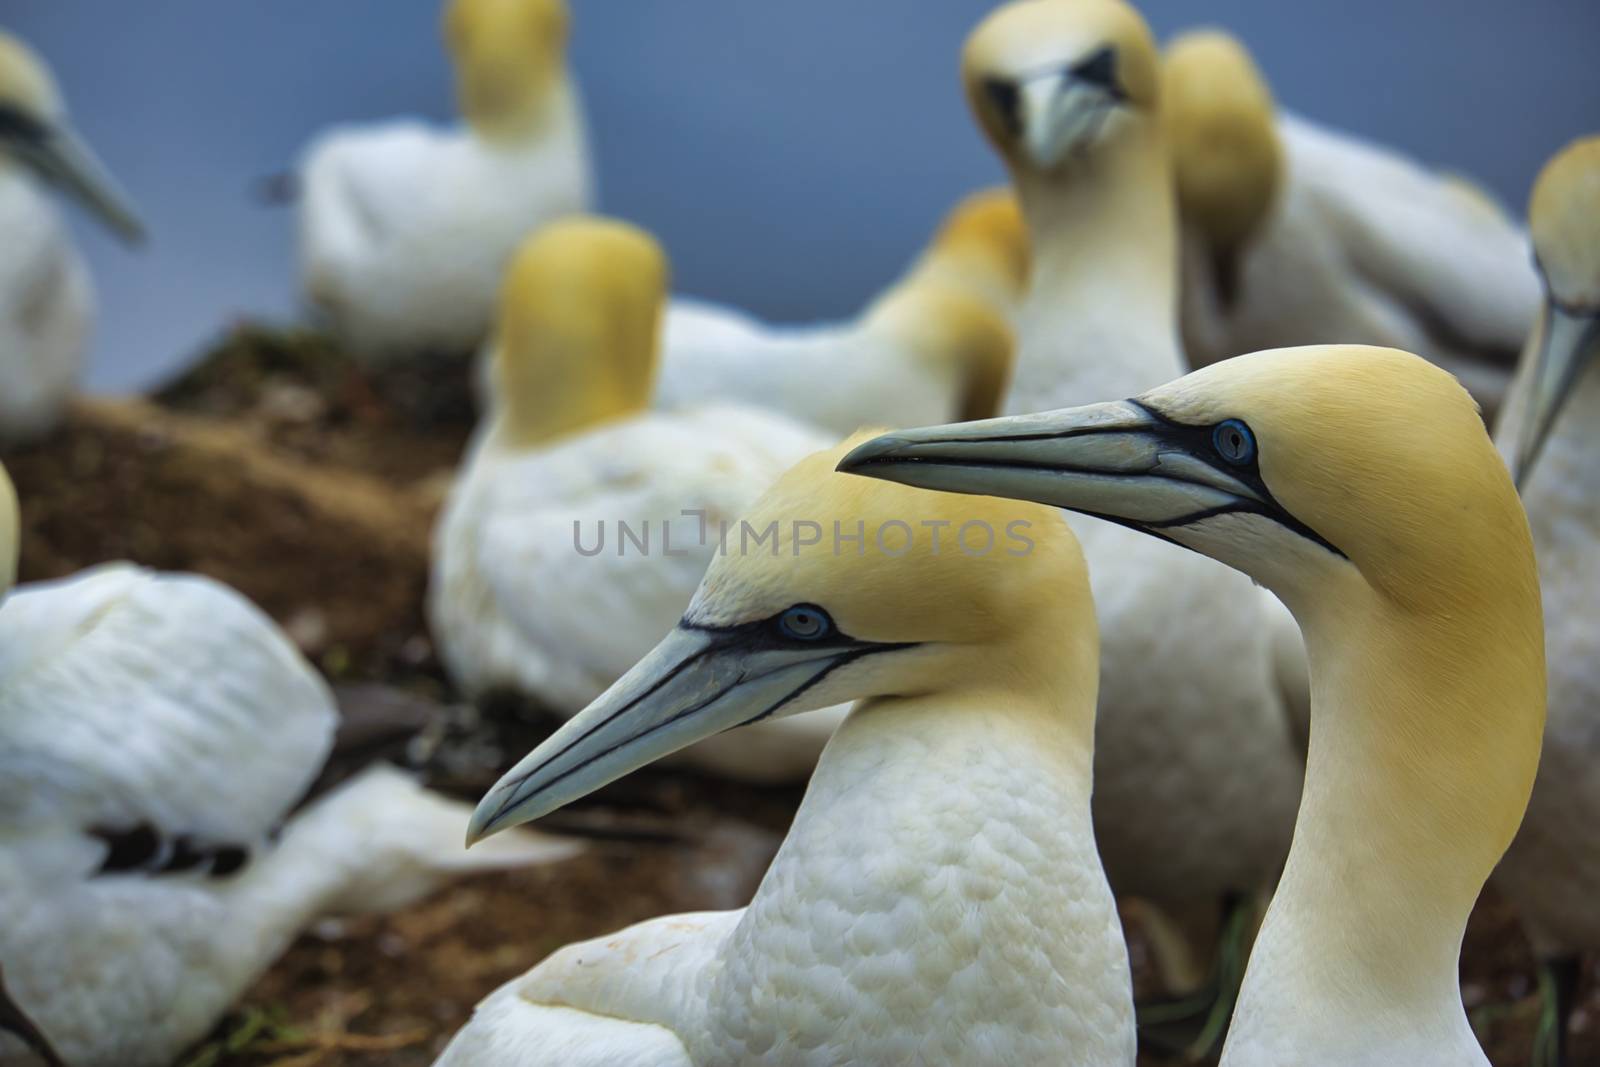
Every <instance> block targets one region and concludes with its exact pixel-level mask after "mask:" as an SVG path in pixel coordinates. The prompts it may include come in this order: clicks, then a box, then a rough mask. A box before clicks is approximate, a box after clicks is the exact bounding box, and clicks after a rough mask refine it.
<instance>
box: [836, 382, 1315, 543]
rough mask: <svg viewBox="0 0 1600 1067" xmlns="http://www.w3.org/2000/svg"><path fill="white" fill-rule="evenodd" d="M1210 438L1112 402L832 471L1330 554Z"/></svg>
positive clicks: (869, 449)
mask: <svg viewBox="0 0 1600 1067" xmlns="http://www.w3.org/2000/svg"><path fill="white" fill-rule="evenodd" d="M1212 434H1213V428H1212V427H1209V426H1205V427H1202V426H1188V425H1184V424H1182V423H1178V422H1175V421H1173V420H1171V419H1168V418H1165V417H1164V416H1162V415H1160V414H1159V413H1158V412H1156V411H1154V410H1152V409H1151V408H1148V407H1146V406H1145V405H1144V404H1142V403H1140V402H1139V401H1136V400H1121V401H1115V402H1113V403H1106V404H1089V405H1087V406H1085V407H1079V408H1067V409H1064V410H1061V411H1047V412H1042V413H1039V414H1036V415H1015V416H1010V417H1008V418H1001V419H986V420H984V421H982V422H967V423H958V424H954V425H949V426H933V427H928V428H926V429H920V430H900V431H896V432H894V433H890V434H885V435H883V436H882V437H877V438H874V439H873V440H871V441H868V442H866V443H865V444H863V445H861V446H859V447H857V448H856V449H855V450H853V451H852V452H850V453H849V454H848V455H846V456H845V457H844V459H843V460H842V461H841V462H840V463H839V470H841V471H844V472H846V473H849V474H859V475H864V476H866V477H869V478H882V479H885V480H887V481H891V482H900V483H902V484H905V485H914V486H919V487H921V488H924V489H938V490H942V491H944V492H951V493H973V494H978V495H983V496H1001V497H1011V498H1014V499H1017V500H1032V501H1035V502H1037V503H1041V504H1051V505H1054V506H1056V507H1061V508H1067V509H1069V510H1072V511H1077V512H1081V513H1083V514H1085V515H1092V516H1095V517H1096V518H1101V519H1107V520H1110V521H1111V522H1116V523H1120V524H1122V525H1124V526H1131V527H1133V528H1135V529H1138V530H1142V531H1144V532H1146V533H1151V534H1154V535H1156V536H1158V537H1162V538H1164V539H1167V540H1173V538H1172V537H1171V535H1170V531H1173V530H1176V529H1178V528H1181V527H1183V526H1187V525H1189V524H1191V523H1196V522H1200V521H1201V520H1204V519H1209V518H1213V517H1215V516H1218V515H1223V514H1229V513H1241V512H1242V513H1253V514H1259V515H1264V516H1266V517H1268V518H1270V519H1272V520H1273V521H1275V522H1278V523H1280V524H1282V525H1284V526H1287V527H1289V528H1290V529H1292V530H1294V531H1295V532H1296V533H1299V534H1302V535H1304V536H1306V537H1309V538H1311V539H1312V540H1314V541H1316V542H1317V543H1319V544H1321V545H1323V546H1324V547H1326V548H1328V549H1330V550H1332V551H1334V552H1336V553H1338V552H1339V550H1338V549H1337V548H1335V547H1334V546H1332V545H1331V544H1329V543H1328V542H1327V541H1325V540H1323V539H1322V538H1321V537H1320V536H1318V535H1317V534H1316V533H1315V532H1314V531H1312V530H1310V529H1309V528H1308V527H1306V526H1305V525H1304V524H1303V523H1301V522H1299V521H1298V520H1297V519H1295V518H1294V517H1293V516H1292V515H1290V514H1289V513H1288V512H1287V511H1286V510H1285V509H1284V508H1283V507H1282V506H1281V505H1279V504H1278V503H1277V501H1275V500H1274V499H1273V497H1272V494H1271V492H1270V491H1269V490H1268V489H1267V487H1266V484H1265V483H1264V482H1263V481H1262V480H1261V478H1260V474H1259V472H1258V471H1256V470H1254V468H1253V466H1252V467H1250V468H1242V467H1234V466H1230V465H1228V464H1226V463H1224V462H1223V461H1222V460H1221V459H1220V458H1219V457H1218V456H1217V455H1216V453H1215V450H1214V448H1213V446H1212ZM1339 554H1340V555H1343V553H1339Z"/></svg>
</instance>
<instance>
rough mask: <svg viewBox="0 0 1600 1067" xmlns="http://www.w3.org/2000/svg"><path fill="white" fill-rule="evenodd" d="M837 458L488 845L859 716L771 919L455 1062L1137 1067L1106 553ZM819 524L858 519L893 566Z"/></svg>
mask: <svg viewBox="0 0 1600 1067" xmlns="http://www.w3.org/2000/svg"><path fill="white" fill-rule="evenodd" d="M842 454H843V449H842V448H835V449H832V450H830V451H828V452H824V453H819V454H817V455H815V456H812V457H809V458H807V459H806V460H804V461H802V462H801V463H800V464H798V465H797V466H796V467H795V468H794V469H793V470H791V471H790V472H788V473H786V474H785V475H784V476H783V477H781V478H780V479H779V480H778V481H777V482H776V483H775V484H774V485H773V487H772V488H771V490H770V491H769V492H768V493H767V494H766V495H765V496H763V497H762V498H761V500H760V501H759V502H757V503H756V504H755V506H754V508H753V509H752V511H751V513H750V515H749V516H748V518H749V520H750V521H751V522H752V523H756V524H759V525H763V526H765V525H767V524H768V523H773V524H776V526H777V528H778V530H779V531H780V533H779V538H778V543H777V545H776V548H775V550H774V551H773V552H772V553H770V554H769V553H768V552H766V551H765V550H761V551H756V552H750V553H744V554H729V555H727V556H720V557H718V558H717V559H716V560H714V561H713V562H712V564H711V567H710V569H709V570H708V571H707V572H706V576H705V580H704V581H703V582H702V583H701V585H700V588H699V590H698V591H697V592H696V593H695V596H694V599H693V601H692V602H691V603H690V604H689V606H688V609H687V611H685V612H684V614H683V618H682V619H681V621H679V622H678V624H677V625H676V626H674V627H672V628H671V629H670V630H669V632H668V634H667V636H666V638H665V639H664V640H662V641H661V643H660V644H658V645H657V646H656V648H655V649H654V651H652V652H650V653H649V655H647V656H646V657H645V658H643V659H642V660H640V662H639V663H638V665H637V666H635V667H634V668H633V669H632V670H631V671H630V672H628V673H627V674H626V675H624V676H623V677H622V678H621V679H620V680H619V681H618V682H617V683H616V684H615V685H614V686H612V687H611V688H610V689H609V690H607V691H606V692H605V694H603V695H602V696H601V697H600V698H599V699H598V700H596V701H595V702H594V703H593V704H591V705H590V706H589V707H588V708H587V709H585V710H584V711H583V713H582V714H580V715H578V716H577V717H575V718H574V719H573V720H572V721H571V722H569V723H567V724H566V725H565V726H563V727H562V728H561V729H560V730H559V731H558V732H557V733H556V734H555V735H553V736H552V737H551V738H550V739H549V740H548V741H546V742H545V743H544V744H543V745H541V746H540V747H539V748H537V749H536V750H534V752H533V753H532V754H530V755H529V756H528V757H527V758H526V759H524V760H523V761H522V762H521V763H519V764H518V765H517V766H516V767H515V768H513V769H512V771H511V772H510V773H508V774H507V775H506V776H505V777H504V778H503V779H501V781H500V782H499V784H497V785H496V786H495V788H494V789H492V790H491V791H490V792H489V794H488V795H487V796H485V797H484V799H483V802H482V803H481V804H480V805H479V808H478V811H477V813H476V815H474V817H473V836H474V837H475V838H481V837H483V836H485V835H487V834H491V833H495V832H497V831H498V830H500V829H502V828H504V827H507V826H512V825H515V824H517V823H520V822H524V821H526V820H528V819H532V818H535V817H537V816H539V815H541V814H543V813H545V812H549V811H552V810H554V809H556V808H558V807H560V806H561V805H562V804H565V803H567V802H568V801H570V800H573V799H575V798H577V797H580V796H582V795H584V794H585V793H587V792H589V791H590V790H593V789H595V788H598V787H599V786H601V785H603V784H604V783H606V782H608V781H611V780H613V779H615V778H617V777H620V776H621V775H623V774H626V773H628V772H629V771H630V770H632V769H634V768H636V767H640V766H642V765H644V764H646V763H649V762H651V761H652V760H654V759H656V758H658V757H660V756H662V755H664V754H666V753H668V752H671V751H674V750H676V749H679V748H682V747H683V746H684V745H687V744H690V743H691V742H693V741H694V740H695V739H696V738H701V737H707V736H710V735H712V734H714V733H716V732H717V731H721V730H726V729H729V728H731V727H735V726H739V725H740V724H744V723H750V722H754V721H757V720H763V719H769V718H773V717H780V716H787V715H796V714H798V713H800V712H803V711H806V710H807V709H811V708H817V707H821V706H823V705H825V704H828V703H830V702H833V701H840V700H849V699H856V700H858V701H859V702H858V703H857V704H856V705H855V707H854V708H853V709H852V710H851V712H850V714H849V716H848V718H846V720H845V722H844V724H843V725H842V726H841V727H840V728H839V730H838V732H837V734H835V736H834V737H833V739H832V740H831V741H829V743H828V747H827V749H826V751H825V752H824V753H823V755H822V759H821V761H820V762H819V763H818V765H817V769H816V773H815V774H814V775H813V777H812V779H811V784H810V787H809V789H808V790H807V793H806V798H805V800H804V802H803V803H802V804H801V806H800V810H799V812H798V813H797V814H796V816H795V821H794V825H793V827H792V828H791V830H790V832H789V836H788V838H787V839H786V840H785V841H784V843H783V847H782V849H781V850H780V851H779V853H778V856H777V858H776V859H775V860H774V861H773V864H772V867H771V869H770V870H769V871H768V872H767V875H766V877H765V878H764V879H763V880H762V883H761V886H760V888H759V889H758V890H757V891H756V895H755V898H754V899H753V900H752V901H751V903H750V905H749V906H748V907H747V908H744V909H741V910H739V911H731V912H720V913H702V914H698V915H680V916H668V917H665V918H661V919H655V920H652V921H650V922H646V923H642V924H640V925H638V926H634V927H632V928H630V929H628V930H624V931H621V932H619V933H617V934H614V935H611V936H609V937H604V938H599V939H597V940H594V941H590V942H586V943H584V944H578V945H572V946H569V947H567V948H565V949H563V950H561V951H560V952H558V953H556V954H555V955H554V956H551V957H550V958H549V959H547V960H545V961H544V962H543V963H541V964H540V965H539V966H537V967H535V968H534V969H533V970H531V971H529V972H528V973H527V974H525V975H523V976H522V977H520V978H517V979H514V980H512V981H511V982H509V983H507V984H506V985H505V986H503V987H502V988H501V989H500V990H499V991H498V992H496V993H494V994H492V995H491V996H490V997H489V998H488V999H487V1000H485V1001H484V1002H483V1003H481V1004H480V1005H479V1006H478V1009H477V1012H476V1014H475V1015H474V1017H473V1019H472V1021H471V1022H469V1023H468V1024H467V1026H466V1028H465V1029H464V1030H463V1031H462V1032H461V1033H460V1034H459V1035H457V1037H456V1038H455V1040H454V1041H453V1042H452V1044H451V1045H450V1047H449V1048H448V1049H446V1051H445V1054H444V1056H443V1057H442V1058H441V1060H440V1064H441V1067H443V1065H448V1067H501V1065H505V1067H510V1065H513V1064H514V1065H516V1067H533V1065H536V1064H552V1065H554V1064H561V1065H564V1067H579V1065H583V1064H595V1065H599V1064H605V1065H607V1067H610V1065H613V1064H619V1063H641V1064H642V1063H650V1064H656V1065H666V1064H691V1063H692V1064H702V1065H706V1064H727V1063H755V1062H760V1063H767V1064H790V1065H800V1064H816V1065H822V1064H839V1063H861V1064H880V1063H882V1064H891V1063H972V1064H977V1063H996V1064H998V1063H1051V1064H1081V1065H1095V1067H1104V1065H1113V1064H1122V1065H1131V1064H1132V1063H1133V1057H1134V1031H1133V1011H1132V997H1131V989H1130V984H1129V974H1128V964H1127V955H1126V950H1125V948H1124V946H1123V942H1122V935H1121V931H1120V929H1119V927H1118V923H1117V916H1116V910H1115V906H1114V902H1113V900H1112V897H1111V892H1110V889H1109V887H1108V886H1107V884H1106V880H1105V875H1104V873H1103V872H1102V870H1101V868H1100V863H1099V859H1098V857H1097V856H1096V854H1095V848H1094V836H1093V831H1092V827H1091V820H1090V815H1089V793H1090V785H1091V781H1090V780H1091V762H1092V754H1093V747H1094V737H1093V731H1094V704H1095V676H1096V671H1097V664H1098V660H1097V647H1096V646H1097V642H1096V635H1095V623H1094V611H1093V605H1092V602H1091V598H1090V593H1089V588H1088V580H1087V577H1086V575H1085V573H1084V565H1083V557H1082V554H1081V553H1080V552H1079V551H1078V547H1077V545H1076V544H1075V543H1074V540H1073V538H1072V535H1071V533H1070V532H1069V531H1068V529H1067V527H1066V525H1065V523H1063V522H1062V520H1061V518H1060V516H1059V515H1058V514H1056V513H1055V512H1053V511H1051V510H1048V509H1044V508H1037V507H1033V506H1031V505H1028V506H1021V507H1019V506H1018V505H1017V504H1015V503H1013V502H1004V501H995V500H972V499H963V498H959V497H953V496H946V497H936V496H932V495H930V494H926V493H922V494H919V493H916V492H912V491H908V490H904V489H900V488H899V487H894V488H892V489H891V490H890V491H888V492H880V491H879V490H880V489H883V488H884V487H882V486H874V485H872V484H871V483H869V482H864V481H861V480H860V479H852V478H846V477H844V476H842V475H838V474H834V473H833V467H834V464H835V463H837V462H838V460H839V457H840V456H841V455H842ZM811 523H817V524H820V525H821V526H822V527H823V528H824V529H828V530H831V529H832V528H833V526H834V524H835V523H838V524H839V525H840V526H841V527H843V528H845V529H853V528H855V527H856V526H857V524H858V523H859V524H861V525H862V527H863V528H864V529H865V530H866V531H867V538H868V542H867V544H868V547H867V548H866V549H865V550H864V551H863V552H861V553H860V554H857V552H856V551H855V549H854V547H853V546H845V547H844V549H843V551H840V550H839V548H838V545H837V543H836V542H835V541H834V540H833V538H832V537H831V536H830V537H827V538H824V539H823V540H822V541H821V542H820V543H817V542H812V541H810V539H809V537H808V536H807V534H806V533H805V531H807V530H808V529H809V525H808V524H811ZM928 524H939V525H937V526H936V527H935V526H929V525H928ZM937 530H943V531H945V536H944V537H943V539H942V540H937V539H936V538H935V537H934V536H933V534H934V533H935V532H936V531H937ZM880 531H889V534H888V540H886V541H884V542H881V546H882V547H880V542H879V540H878V534H879V532H880ZM962 531H965V532H962ZM980 531H982V532H983V533H981V534H980ZM980 548H981V549H982V550H980ZM736 732H737V731H736Z"/></svg>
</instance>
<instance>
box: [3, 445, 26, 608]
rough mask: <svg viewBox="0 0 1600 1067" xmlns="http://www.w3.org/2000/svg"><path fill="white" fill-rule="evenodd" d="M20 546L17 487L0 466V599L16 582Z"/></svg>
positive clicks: (20, 531) (20, 527)
mask: <svg viewBox="0 0 1600 1067" xmlns="http://www.w3.org/2000/svg"><path fill="white" fill-rule="evenodd" d="M21 546H22V520H21V515H20V513H19V510H18V508H17V487H16V486H14V485H12V484H11V475H9V474H7V473H6V469H5V467H3V466H0V598H3V597H4V596H5V595H6V591H7V590H8V589H10V588H11V587H12V586H13V585H15V584H16V581H17V553H18V552H19V551H20V549H21Z"/></svg>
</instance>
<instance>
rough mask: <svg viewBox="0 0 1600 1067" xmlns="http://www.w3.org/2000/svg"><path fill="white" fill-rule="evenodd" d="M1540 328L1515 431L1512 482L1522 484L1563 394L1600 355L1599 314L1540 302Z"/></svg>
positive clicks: (1564, 395)
mask: <svg viewBox="0 0 1600 1067" xmlns="http://www.w3.org/2000/svg"><path fill="white" fill-rule="evenodd" d="M1543 325H1544V329H1543V331H1542V336H1541V337H1540V339H1539V353H1538V356H1537V357H1536V358H1535V360H1534V365H1533V371H1532V374H1533V378H1532V380H1531V381H1530V382H1529V383H1528V393H1527V398H1526V401H1525V404H1524V407H1523V410H1522V425H1521V426H1520V427H1519V431H1518V434H1517V452H1516V471H1515V475H1516V481H1517V488H1518V489H1520V488H1522V486H1523V484H1524V483H1525V482H1526V481H1527V479H1528V474H1529V472H1530V471H1531V470H1532V469H1533V465H1534V463H1535V462H1537V461H1538V459H1539V453H1540V452H1541V451H1542V450H1543V449H1544V442H1545V438H1547V437H1548V436H1549V434H1550V428H1551V427H1552V426H1554V425H1555V421H1556V416H1558V415H1559V414H1561V409H1562V407H1563V405H1565V404H1566V401H1567V397H1568V396H1570V395H1571V394H1572V390H1573V387H1574V386H1575V385H1577V383H1578V380H1579V379H1580V378H1582V377H1583V372H1584V371H1585V370H1586V369H1587V368H1588V366H1589V364H1590V363H1592V362H1594V359H1595V356H1596V354H1597V353H1600V312H1596V311H1578V310H1576V309H1569V308H1564V307H1561V306H1560V305H1558V304H1556V303H1554V302H1553V301H1551V302H1547V303H1546V305H1545V315H1544V324H1543Z"/></svg>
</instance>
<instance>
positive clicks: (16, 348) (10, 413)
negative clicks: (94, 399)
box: [0, 32, 144, 442]
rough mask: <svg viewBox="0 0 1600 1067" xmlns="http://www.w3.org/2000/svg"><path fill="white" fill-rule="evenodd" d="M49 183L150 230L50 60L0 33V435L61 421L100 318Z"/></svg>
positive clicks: (38, 430)
mask: <svg viewBox="0 0 1600 1067" xmlns="http://www.w3.org/2000/svg"><path fill="white" fill-rule="evenodd" d="M47 186H55V187H56V188H58V189H60V190H61V191H62V192H64V193H65V194H66V195H68V196H70V197H72V198H73V199H75V200H77V201H78V202H79V203H80V204H82V205H83V206H84V207H85V208H86V209H88V210H89V211H90V212H91V213H92V214H93V215H94V216H95V217H96V218H97V219H99V220H100V221H101V222H103V223H105V224H106V226H108V227H109V228H110V229H111V230H112V232H114V233H116V234H117V236H119V237H121V238H122V239H123V240H125V241H128V242H130V243H137V242H138V241H139V240H141V239H142V238H143V236H144V229H143V227H142V226H141V224H140V222H139V220H138V218H137V217H136V216H135V215H134V212H133V208H132V207H131V206H130V205H129V203H128V200H127V198H126V197H125V196H124V195H123V194H122V192H121V191H120V190H119V189H118V188H117V185H116V183H115V182H114V181H113V180H112V178H111V176H110V174H109V173H107V171H106V169H105V167H103V166H102V165H101V163H100V161H99V160H98V159H96V158H95V155H94V153H93V152H92V151H90V149H89V147H88V146H87V145H86V144H84V142H83V141H82V140H81V139H80V138H79V137H78V135H77V134H76V133H74V132H73V129H72V123H71V121H70V120H69V118H68V115H67V109H66V104H65V103H64V102H63V100H62V98H61V93H60V92H59V91H58V90H57V88H56V84H55V80H54V79H53V78H52V77H51V76H50V71H49V69H48V68H47V67H46V66H45V64H44V61H43V60H42V59H40V58H39V57H38V56H37V55H36V54H35V53H34V52H33V51H32V50H31V49H30V48H28V46H27V45H25V44H23V43H22V42H21V41H19V40H18V39H17V38H15V37H12V36H10V35H9V34H6V33H3V32H0V235H3V238H4V239H3V240H0V442H4V441H15V440H19V439H27V438H33V437H38V436H39V435H41V434H43V433H46V432H47V431H49V430H50V429H51V428H52V427H53V426H54V425H55V424H56V422H57V421H58V420H59V419H60V417H61V413H62V412H63V411H64V410H65V409H66V404H67V401H68V399H69V398H70V397H71V395H72V392H73V390H74V389H75V388H76V386H77V383H78V371H79V367H80V365H81V364H82V362H83V353H84V348H85V346H86V345H87V343H88V337H89V330H90V327H91V325H92V323H93V320H94V290H93V286H92V284H91V282H90V279H89V271H88V268H86V267H85V266H84V264H83V260H82V259H80V258H79V256H78V253H77V250H76V249H74V248H73V246H72V241H71V237H70V235H69V234H68V232H67V228H66V224H65V223H64V222H63V221H62V219H61V216H60V215H59V214H58V213H57V212H56V210H55V207H54V205H53V204H51V202H50V198H49V196H48V193H47V189H46V187H47Z"/></svg>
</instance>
